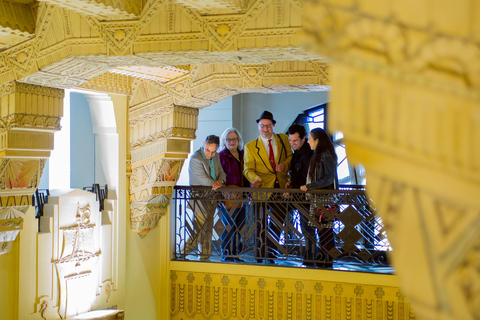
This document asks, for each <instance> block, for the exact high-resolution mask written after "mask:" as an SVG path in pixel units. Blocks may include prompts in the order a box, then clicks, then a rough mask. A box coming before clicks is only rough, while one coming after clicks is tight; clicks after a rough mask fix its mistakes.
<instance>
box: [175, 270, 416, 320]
mask: <svg viewBox="0 0 480 320" xmlns="http://www.w3.org/2000/svg"><path fill="white" fill-rule="evenodd" d="M192 270H193V269H192ZM317 272H318V278H324V279H328V278H329V277H328V275H326V273H323V272H322V271H317ZM264 273H265V276H262V275H258V273H256V274H257V275H256V276H250V275H245V274H244V275H241V274H240V275H236V274H231V273H229V274H228V275H226V274H223V273H222V274H220V273H209V272H194V271H185V270H182V271H179V270H171V271H170V281H171V282H170V289H171V296H170V315H171V319H210V318H212V317H213V318H215V319H217V318H218V319H295V320H300V319H301V320H304V319H388V320H393V319H410V320H413V319H415V315H414V314H413V313H412V312H411V310H410V306H409V303H408V302H406V301H405V299H404V297H403V295H402V294H401V293H400V292H399V289H398V287H394V286H385V285H382V280H381V277H382V276H379V279H373V281H372V282H371V283H378V285H377V284H368V285H358V284H355V283H346V282H337V281H331V280H312V279H302V278H297V279H295V278H294V276H292V277H290V278H277V277H272V276H271V274H268V272H264ZM298 274H299V276H300V277H301V275H302V273H301V272H299V273H298ZM303 274H304V273H303ZM373 278H375V276H373ZM365 316H367V318H364V317H365Z"/></svg>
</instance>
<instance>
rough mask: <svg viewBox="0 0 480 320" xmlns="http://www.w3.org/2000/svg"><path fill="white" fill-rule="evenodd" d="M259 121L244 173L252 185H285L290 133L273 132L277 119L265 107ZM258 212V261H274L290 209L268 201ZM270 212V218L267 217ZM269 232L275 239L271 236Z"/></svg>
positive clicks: (275, 186)
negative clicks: (264, 259)
mask: <svg viewBox="0 0 480 320" xmlns="http://www.w3.org/2000/svg"><path fill="white" fill-rule="evenodd" d="M257 123H258V131H259V132H260V136H259V137H258V138H257V139H255V140H253V141H250V142H249V143H247V144H246V145H245V158H244V161H245V166H244V170H243V174H244V175H245V177H246V178H247V179H248V181H250V183H251V184H252V187H253V188H269V189H272V188H280V187H282V188H283V187H284V186H285V184H286V183H287V181H288V171H289V170H290V161H291V159H292V154H293V152H292V149H291V148H290V144H289V142H288V136H287V135H285V134H283V133H280V134H275V133H274V132H273V129H274V127H275V123H276V121H275V120H274V119H273V115H272V113H271V112H268V111H264V112H263V113H262V114H261V115H260V118H259V119H257ZM265 200H267V199H265ZM269 200H272V199H269ZM267 202H268V201H267ZM255 214H256V219H257V221H256V227H257V234H256V253H255V254H256V257H257V262H262V259H260V258H263V257H266V258H268V262H269V263H274V260H272V259H273V258H275V257H276V256H277V255H276V253H277V251H279V250H276V249H275V242H276V243H278V241H279V239H280V234H281V231H282V227H283V222H284V220H285V217H286V214H287V210H286V208H285V206H284V205H282V204H267V206H266V207H265V208H264V210H256V213H255ZM267 215H269V216H270V219H267ZM267 232H268V233H269V234H270V236H271V237H273V239H275V242H273V241H272V240H270V239H269V236H268V234H267Z"/></svg>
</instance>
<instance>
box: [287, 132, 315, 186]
mask: <svg viewBox="0 0 480 320" xmlns="http://www.w3.org/2000/svg"><path fill="white" fill-rule="evenodd" d="M312 156H313V150H312V149H311V148H310V145H309V144H308V143H307V141H305V142H304V143H303V146H302V147H301V148H300V150H294V151H293V157H292V164H291V166H290V177H291V179H290V181H291V182H292V188H295V189H298V188H300V187H301V186H304V185H305V184H306V182H307V174H308V167H309V165H310V158H311V157H312Z"/></svg>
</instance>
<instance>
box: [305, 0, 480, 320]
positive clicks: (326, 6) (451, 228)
mask: <svg viewBox="0 0 480 320" xmlns="http://www.w3.org/2000/svg"><path fill="white" fill-rule="evenodd" d="M410 5H411V6H412V7H410ZM413 5H414V3H413V2H412V3H409V4H407V3H399V2H396V1H387V2H385V4H384V5H382V6H377V5H373V3H372V2H371V1H350V2H342V4H337V3H335V2H333V1H322V2H314V1H309V5H308V6H306V10H305V13H306V18H305V21H306V23H305V34H306V35H307V36H309V37H310V40H311V42H310V43H312V44H314V45H315V46H316V47H317V50H318V51H319V52H320V53H322V54H326V55H328V56H330V57H332V59H333V61H332V64H331V67H330V70H331V75H332V76H331V85H332V88H334V90H332V97H331V99H332V102H331V104H330V111H331V112H330V119H329V121H330V122H329V123H330V128H332V129H333V130H340V131H343V133H344V135H345V141H346V147H347V152H348V159H349V161H353V162H356V163H362V164H363V165H364V166H365V168H366V173H367V174H366V176H367V188H368V189H367V191H368V192H369V194H370V196H371V198H372V199H375V205H376V207H377V209H378V214H379V215H380V216H381V217H382V219H383V221H384V223H385V228H386V230H387V235H388V239H389V240H390V243H391V244H392V248H393V251H392V252H391V254H392V260H393V263H394V267H395V270H396V272H397V273H398V275H399V279H400V284H401V288H402V291H403V292H404V293H405V295H406V297H407V299H408V300H409V301H410V302H411V304H412V309H413V311H414V312H415V314H416V315H417V316H418V318H419V319H423V320H428V319H432V320H433V319H435V320H437V319H442V320H443V319H476V318H477V317H478V314H479V312H480V309H479V306H478V303H476V301H477V300H478V297H479V296H480V291H479V290H478V289H476V288H478V287H479V286H480V281H479V280H478V279H479V269H478V262H476V261H475V260H474V259H472V257H474V256H478V254H479V246H478V243H479V241H480V237H479V235H478V228H479V227H480V211H479V209H478V208H480V198H479V197H478V195H479V194H480V151H479V148H478V146H479V145H480V94H479V90H478V89H479V88H480V82H479V79H478V74H479V73H478V71H477V70H478V65H479V61H480V60H479V59H480V50H479V49H478V44H477V43H476V41H475V40H474V36H472V35H473V34H475V32H474V30H473V28H470V26H473V25H474V23H475V22H474V21H475V19H474V18H473V16H471V15H469V14H467V12H466V11H465V10H466V8H473V6H474V4H473V2H472V1H460V3H456V4H455V5H453V4H451V5H449V4H447V3H444V4H442V5H440V6H438V7H436V6H434V5H433V4H431V3H429V2H428V1H418V2H416V3H415V6H414V7H413ZM455 10H457V11H458V12H462V13H463V14H461V15H459V16H461V17H463V18H462V20H463V21H459V20H456V14H453V13H452V12H457V11H455ZM407 11H408V12H415V14H414V15H411V14H406V13H407ZM420 17H421V19H419V18H420ZM460 52H461V54H459V53H460ZM345 93H348V94H345Z"/></svg>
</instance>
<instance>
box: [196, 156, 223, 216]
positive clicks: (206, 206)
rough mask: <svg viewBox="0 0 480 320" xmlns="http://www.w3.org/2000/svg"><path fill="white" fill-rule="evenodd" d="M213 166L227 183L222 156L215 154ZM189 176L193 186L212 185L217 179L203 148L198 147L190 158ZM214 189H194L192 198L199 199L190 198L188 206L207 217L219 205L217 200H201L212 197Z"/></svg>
mask: <svg viewBox="0 0 480 320" xmlns="http://www.w3.org/2000/svg"><path fill="white" fill-rule="evenodd" d="M213 166H214V168H215V175H216V176H217V180H222V181H223V182H224V183H225V179H226V177H227V175H226V174H225V172H224V171H223V168H222V165H221V164H220V157H219V156H218V154H216V155H215V156H213ZM188 177H189V179H190V185H191V186H206V187H211V186H212V185H213V183H214V182H215V181H216V180H213V179H212V177H211V176H210V163H209V161H208V160H207V159H204V158H203V155H202V148H200V149H198V150H197V151H196V152H195V153H194V154H193V155H192V156H191V158H190V164H189V166H188ZM212 196H213V194H212V191H211V190H210V191H208V190H201V191H198V190H192V193H191V198H193V199H197V200H193V199H191V200H189V201H188V207H189V208H190V209H192V210H193V211H194V212H200V213H202V214H203V215H204V216H205V217H208V216H210V215H212V214H214V213H215V210H216V209H215V208H216V207H217V201H210V200H200V199H202V198H212Z"/></svg>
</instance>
